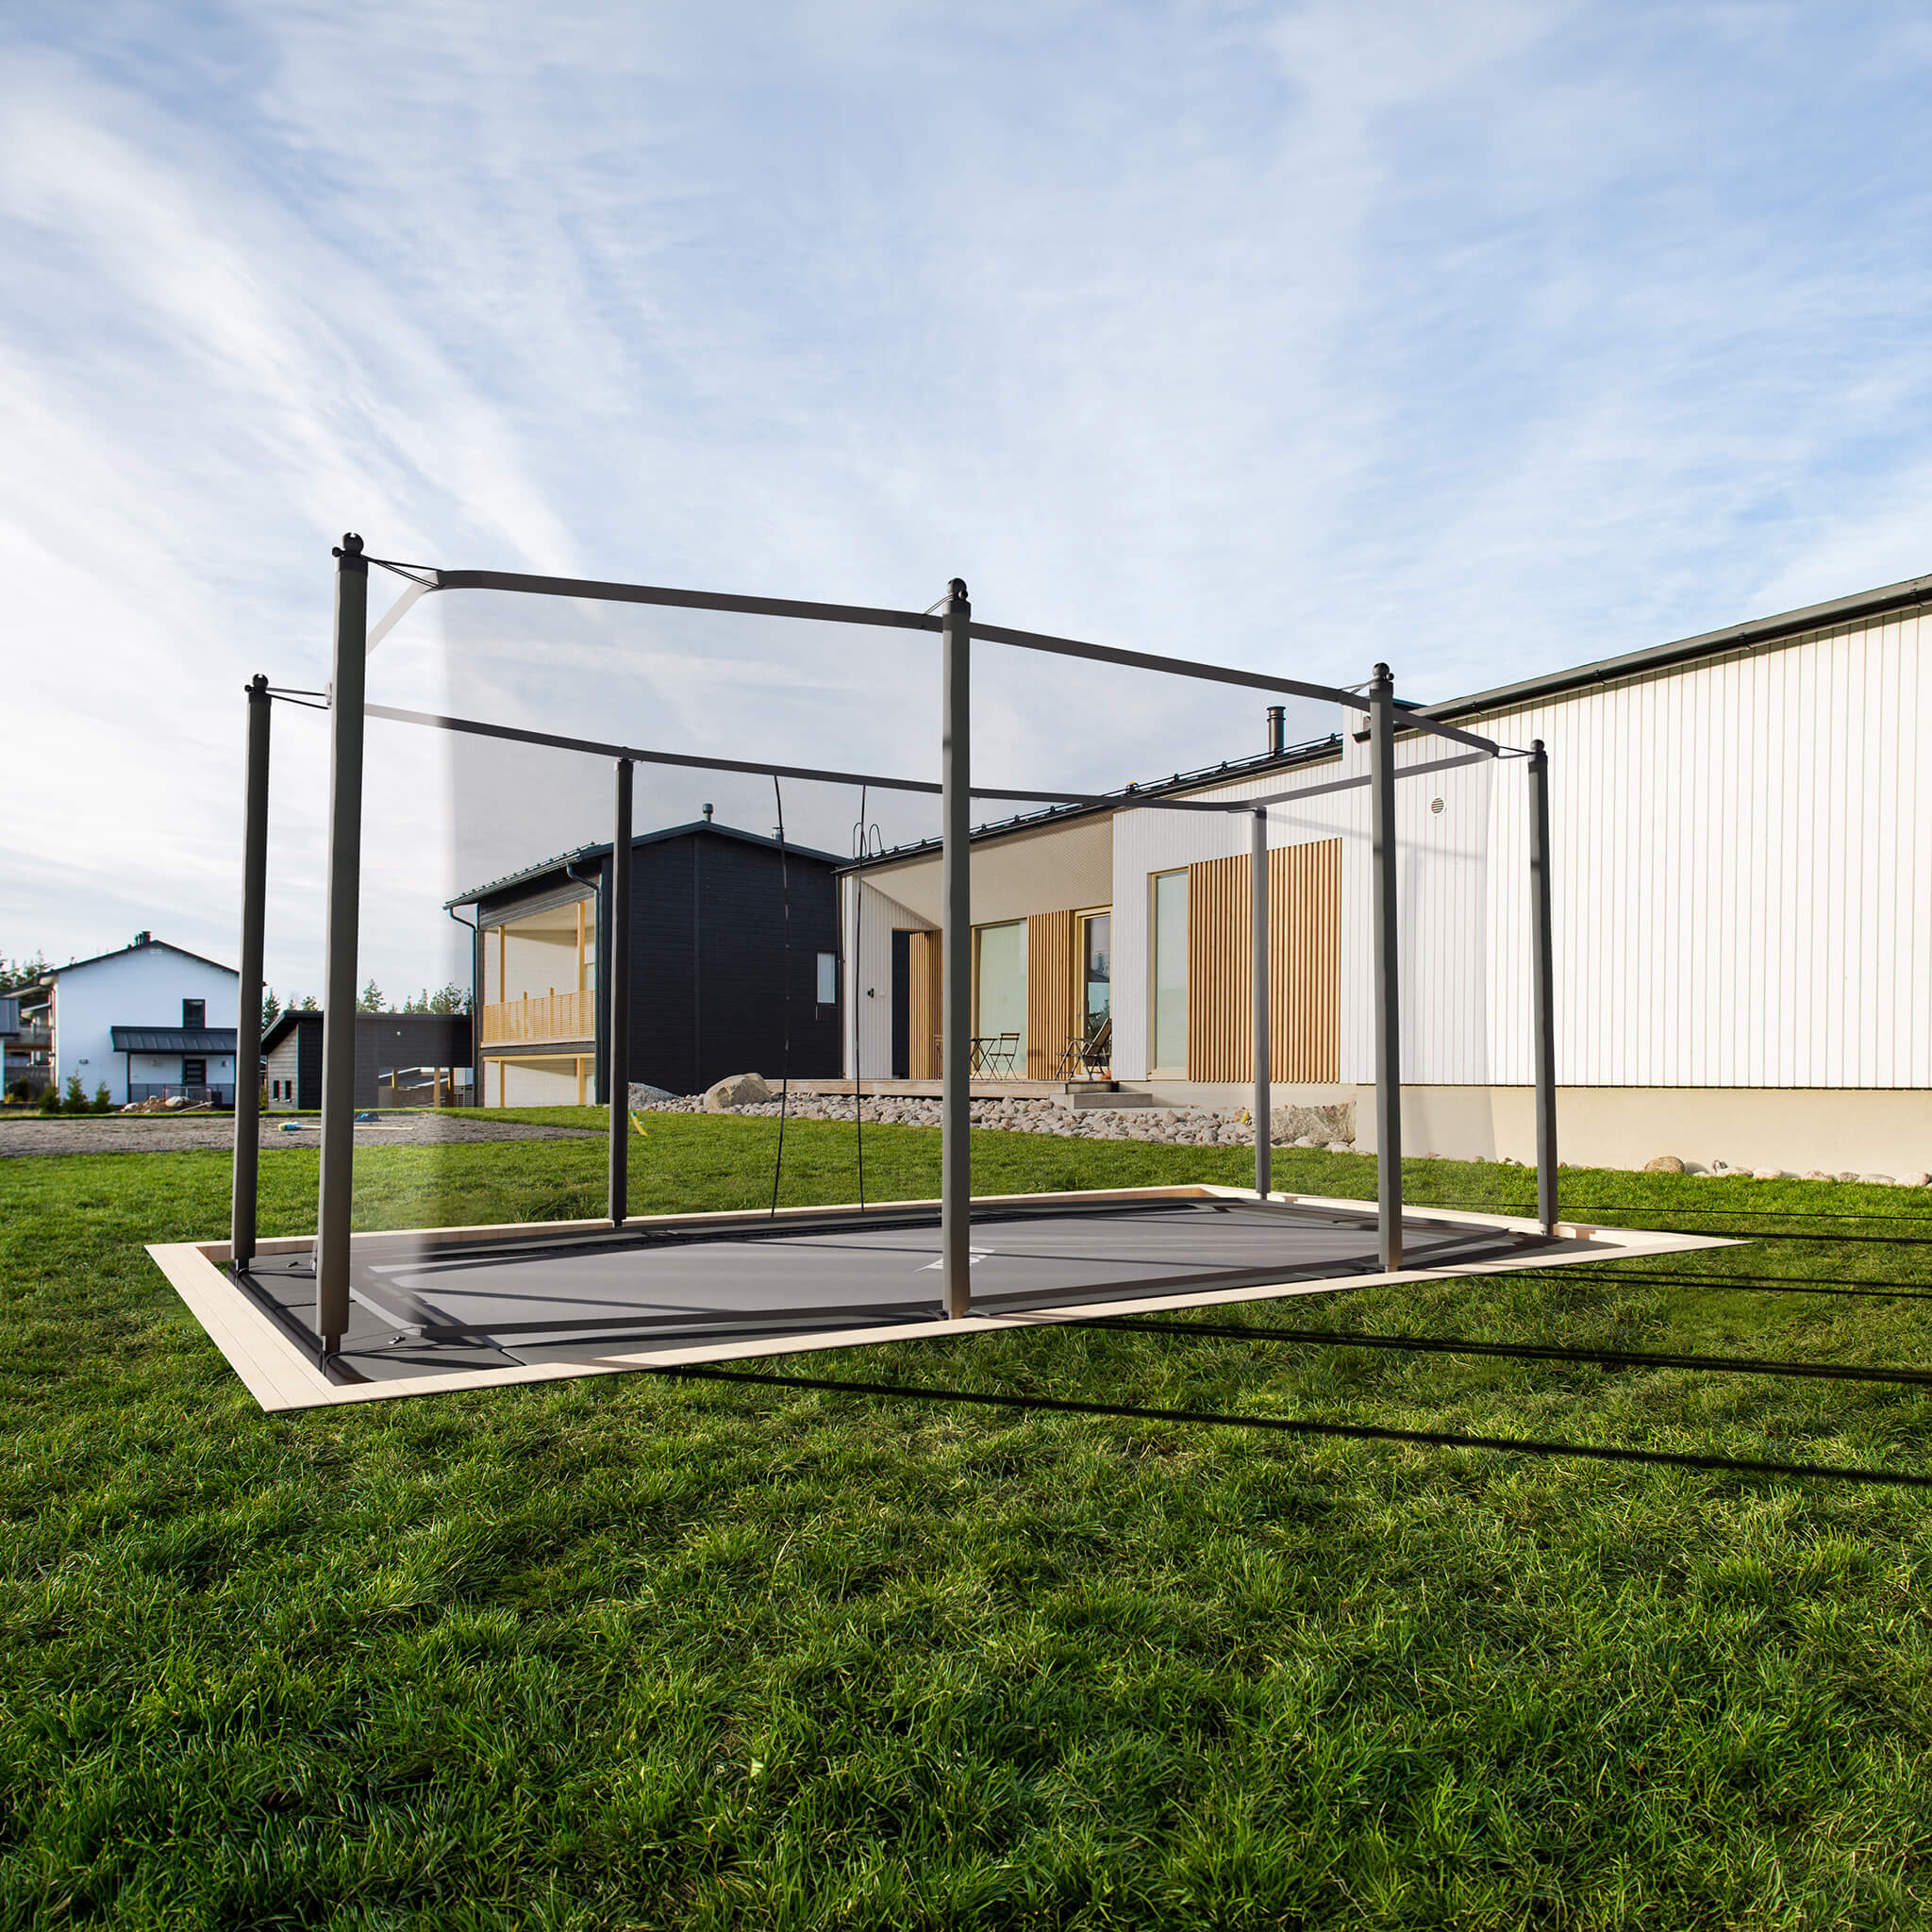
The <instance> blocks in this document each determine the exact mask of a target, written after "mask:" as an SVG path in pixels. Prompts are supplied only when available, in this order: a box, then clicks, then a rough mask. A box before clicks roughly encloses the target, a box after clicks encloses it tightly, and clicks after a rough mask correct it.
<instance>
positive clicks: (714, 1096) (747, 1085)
mask: <svg viewBox="0 0 1932 1932" xmlns="http://www.w3.org/2000/svg"><path fill="white" fill-rule="evenodd" d="M777 1097H778V1096H777V1095H776V1094H775V1093H774V1092H773V1091H772V1090H771V1088H770V1087H768V1086H767V1085H766V1084H765V1079H764V1075H763V1074H726V1075H725V1076H724V1079H722V1080H715V1081H713V1082H712V1083H711V1085H710V1086H708V1087H707V1088H706V1089H705V1111H706V1112H707V1113H729V1112H730V1111H731V1109H732V1108H734V1107H756V1106H758V1103H759V1102H760V1101H765V1100H775V1099H777Z"/></svg>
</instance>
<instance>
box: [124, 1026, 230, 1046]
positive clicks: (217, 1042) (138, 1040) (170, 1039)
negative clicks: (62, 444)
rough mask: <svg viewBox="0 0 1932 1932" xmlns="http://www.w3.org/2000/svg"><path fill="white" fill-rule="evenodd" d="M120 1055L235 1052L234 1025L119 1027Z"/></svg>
mask: <svg viewBox="0 0 1932 1932" xmlns="http://www.w3.org/2000/svg"><path fill="white" fill-rule="evenodd" d="M109 1030H110V1031H111V1032H112V1033H113V1036H114V1051H115V1052H116V1053H233V1052H234V1051H235V1028H234V1027H232V1026H115V1027H112V1028H110V1029H109Z"/></svg>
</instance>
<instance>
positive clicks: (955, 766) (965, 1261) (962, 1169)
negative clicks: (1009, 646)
mask: <svg viewBox="0 0 1932 1932" xmlns="http://www.w3.org/2000/svg"><path fill="white" fill-rule="evenodd" d="M972 629H973V606H972V605H971V604H969V603H968V602H967V601H966V585H965V582H964V580H963V579H961V578H959V577H955V578H953V580H952V581H951V582H950V583H949V584H948V585H947V586H946V604H945V611H944V616H943V619H942V621H941V684H942V686H943V688H944V690H943V697H942V699H941V705H942V715H941V726H940V728H941V747H940V778H941V788H942V789H941V799H940V826H941V855H940V865H941V923H942V925H943V931H942V933H941V946H942V948H943V951H942V953H941V975H940V1014H941V1040H940V1119H941V1129H942V1131H941V1143H940V1260H941V1271H940V1273H941V1280H942V1281H943V1282H944V1283H945V1298H946V1314H947V1316H948V1317H949V1318H950V1319H951V1320H953V1321H956V1322H957V1321H958V1320H960V1319H961V1318H962V1317H963V1316H964V1315H965V1314H966V1313H967V1311H968V1309H969V1308H970V1307H971V1306H972V1302H973V1254H972V1243H973V1143H972V1124H973V1101H972V1086H973V860H972V853H971V850H970V845H969V841H970V840H971V838H972V834H973V794H972V791H971V790H970V789H969V788H970V787H971V785H972V782H973V772H972V716H971V707H972V701H973V678H972V666H971V661H970V660H971V656H972V642H971V640H972Z"/></svg>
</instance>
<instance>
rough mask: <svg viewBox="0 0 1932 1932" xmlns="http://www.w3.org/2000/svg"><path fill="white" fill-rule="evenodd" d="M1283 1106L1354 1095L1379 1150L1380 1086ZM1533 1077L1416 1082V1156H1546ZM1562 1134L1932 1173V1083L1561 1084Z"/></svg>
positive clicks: (1184, 1089) (1620, 1156) (1587, 1156)
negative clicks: (1537, 1130) (1480, 1083)
mask: <svg viewBox="0 0 1932 1932" xmlns="http://www.w3.org/2000/svg"><path fill="white" fill-rule="evenodd" d="M1146 1084H1147V1091H1149V1092H1151V1093H1154V1094H1155V1095H1157V1096H1158V1098H1160V1099H1163V1100H1172V1101H1189V1102H1192V1103H1193V1104H1195V1105H1198V1106H1205V1107H1216V1108H1227V1109H1229V1110H1230V1111H1231V1110H1232V1109H1234V1108H1240V1107H1246V1106H1247V1105H1249V1104H1250V1102H1251V1101H1252V1099H1253V1090H1252V1089H1251V1088H1247V1087H1238V1086H1209V1085H1207V1084H1204V1083H1202V1082H1199V1081H1183V1080H1155V1081H1149V1082H1148V1083H1146ZM1342 1101H1353V1102H1354V1103H1355V1108H1356V1143H1355V1144H1356V1148H1357V1152H1358V1153H1363V1154H1373V1153H1374V1151H1375V1091H1374V1088H1373V1087H1357V1086H1347V1085H1343V1086H1334V1087H1289V1086H1281V1087H1276V1088H1275V1089H1274V1105H1275V1106H1276V1107H1277V1108H1280V1107H1291V1106H1294V1107H1313V1106H1332V1105H1335V1104H1336V1103H1338V1102H1342ZM1533 1110H1534V1109H1533V1099H1532V1095H1531V1092H1530V1090H1529V1089H1528V1088H1527V1087H1405V1088H1404V1089H1403V1093H1402V1135H1403V1141H1404V1144H1405V1146H1406V1147H1407V1149H1408V1151H1409V1152H1410V1153H1411V1154H1413V1155H1418V1156H1420V1155H1429V1154H1437V1155H1441V1156H1442V1157H1443V1158H1445V1159H1452V1160H1474V1159H1477V1158H1481V1159H1484V1160H1497V1159H1505V1158H1507V1159H1510V1160H1521V1161H1525V1162H1527V1161H1531V1160H1533V1159H1534V1158H1535V1152H1536V1150H1535V1142H1534V1138H1533V1122H1532V1115H1533ZM1557 1142H1558V1147H1559V1150H1560V1153H1561V1157H1562V1158H1563V1159H1564V1160H1566V1161H1568V1162H1570V1163H1572V1164H1573V1165H1574V1166H1578V1167H1621V1168H1640V1167H1641V1166H1642V1165H1643V1164H1644V1162H1645V1161H1647V1160H1650V1159H1652V1158H1655V1157H1656V1156H1657V1155H1659V1154H1674V1155H1675V1156H1677V1158H1679V1159H1680V1160H1682V1161H1684V1162H1685V1163H1686V1165H1687V1166H1691V1167H1705V1168H1707V1167H1709V1166H1710V1165H1711V1164H1712V1163H1713V1162H1714V1161H1719V1160H1723V1161H1727V1162H1728V1163H1729V1164H1730V1165H1731V1166H1733V1167H1774V1168H1777V1169H1779V1170H1780V1171H1781V1172H1783V1173H1786V1174H1807V1173H1809V1172H1811V1171H1812V1170H1813V1169H1817V1170H1820V1171H1822V1172H1824V1173H1826V1174H1843V1173H1857V1174H1890V1175H1892V1176H1894V1178H1902V1177H1903V1176H1905V1175H1907V1174H1924V1173H1927V1172H1932V1092H1926V1091H1923V1090H1920V1089H1914V1088H1844V1087H1810V1088H1805V1087H1799V1088H1793V1087H1755V1088H1740V1087H1724V1088H1709V1087H1559V1088H1558V1089H1557Z"/></svg>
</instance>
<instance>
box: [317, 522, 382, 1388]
mask: <svg viewBox="0 0 1932 1932" xmlns="http://www.w3.org/2000/svg"><path fill="white" fill-rule="evenodd" d="M335 555H336V644H335V675H334V676H333V677H332V678H331V679H330V681H329V749H328V900H327V907H326V910H325V915H324V917H325V928H324V930H325V938H324V941H323V963H322V1190H321V1199H320V1202H319V1204H318V1207H317V1211H316V1217H315V1327H316V1333H317V1334H318V1335H320V1336H321V1338H322V1345H323V1347H324V1349H325V1350H326V1351H327V1352H329V1353H331V1354H333V1353H334V1352H335V1351H336V1350H337V1349H339V1348H341V1345H342V1337H343V1335H344V1334H345V1333H346V1332H347V1331H348V1326H349V1215H350V1209H351V1208H352V1207H353V1205H354V1200H355V1187H356V1174H355V1168H356V944H357V937H358V920H359V913H360V902H361V892H362V725H363V719H362V705H363V700H364V673H365V671H366V669H367V666H366V663H365V658H366V656H367V646H368V639H369V565H368V563H367V561H366V560H365V559H364V558H363V556H362V540H361V538H360V537H358V536H357V535H356V534H355V532H354V531H353V530H352V531H351V532H350V533H349V534H348V535H347V536H345V537H344V538H343V539H342V541H341V545H340V546H339V547H338V548H337V550H336V553H335Z"/></svg>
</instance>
